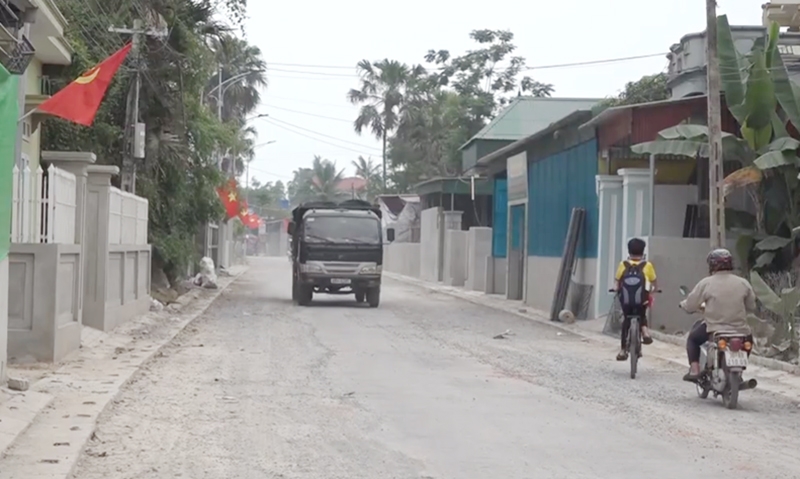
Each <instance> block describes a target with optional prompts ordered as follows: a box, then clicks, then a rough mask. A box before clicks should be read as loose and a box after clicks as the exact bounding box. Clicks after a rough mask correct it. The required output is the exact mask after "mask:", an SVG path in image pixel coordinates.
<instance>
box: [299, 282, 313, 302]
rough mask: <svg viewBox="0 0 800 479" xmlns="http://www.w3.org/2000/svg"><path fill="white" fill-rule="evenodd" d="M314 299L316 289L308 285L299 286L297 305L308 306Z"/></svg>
mask: <svg viewBox="0 0 800 479" xmlns="http://www.w3.org/2000/svg"><path fill="white" fill-rule="evenodd" d="M313 298H314V287H313V286H306V285H303V284H301V285H298V286H297V304H299V305H300V306H308V305H309V304H311V300H312V299H313Z"/></svg>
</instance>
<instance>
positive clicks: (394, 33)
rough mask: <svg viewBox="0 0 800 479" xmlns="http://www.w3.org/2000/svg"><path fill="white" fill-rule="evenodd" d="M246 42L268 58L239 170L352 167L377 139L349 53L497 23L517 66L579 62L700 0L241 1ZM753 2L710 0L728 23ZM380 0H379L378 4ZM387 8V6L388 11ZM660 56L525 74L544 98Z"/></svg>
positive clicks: (396, 48) (405, 48) (640, 36)
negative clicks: (521, 61)
mask: <svg viewBox="0 0 800 479" xmlns="http://www.w3.org/2000/svg"><path fill="white" fill-rule="evenodd" d="M248 3H249V16H250V19H249V21H248V24H247V38H248V40H249V41H250V42H251V43H253V44H255V45H258V47H260V48H261V51H262V52H263V55H264V59H265V60H266V61H267V63H268V65H269V73H268V77H269V87H268V88H267V89H266V90H265V91H263V92H262V106H261V107H260V109H259V113H266V114H269V115H270V118H269V119H266V120H255V125H256V126H257V128H258V133H259V138H258V143H259V144H263V143H266V142H268V141H271V140H275V143H273V144H270V145H264V146H261V147H259V148H258V149H257V151H256V159H255V161H254V162H253V163H252V164H251V169H250V176H251V178H253V177H254V178H258V180H259V181H262V182H263V181H276V180H283V181H284V182H286V181H288V180H290V179H291V177H292V171H294V170H295V169H296V168H299V167H305V166H309V165H310V164H311V161H312V159H313V156H314V155H321V156H323V157H324V158H328V159H330V160H335V161H336V163H337V165H338V166H339V167H340V168H346V169H347V173H348V174H349V173H352V167H351V165H350V163H351V161H352V160H355V159H356V158H357V157H358V156H359V155H362V156H365V157H370V156H371V157H372V158H373V159H375V160H376V161H380V157H381V150H380V143H379V142H378V141H377V140H375V139H373V138H371V137H370V136H368V135H365V136H359V135H357V134H356V133H355V132H354V131H353V120H354V119H355V117H356V115H357V107H355V106H351V105H350V104H349V103H348V102H347V99H346V94H347V91H348V90H349V89H350V88H352V87H356V86H358V83H357V80H358V78H357V76H356V74H355V65H356V63H357V62H358V61H359V60H361V59H368V60H380V59H383V58H390V59H396V60H399V61H402V62H406V63H409V64H413V63H422V62H423V61H424V58H423V56H424V55H425V53H426V52H427V51H428V50H429V49H448V50H450V52H451V53H452V54H454V55H455V54H461V53H463V52H464V51H466V50H468V49H471V48H474V44H473V43H472V42H471V41H470V39H469V36H468V35H469V32H470V31H471V30H475V29H484V28H490V29H508V30H511V31H512V32H514V34H515V44H516V45H517V51H516V54H518V55H520V56H523V57H525V58H526V59H527V62H528V66H529V67H536V66H551V65H559V64H564V63H576V62H591V61H597V60H606V59H613V58H621V57H631V56H638V55H649V54H657V53H664V54H666V52H667V51H668V49H669V46H670V45H672V44H674V43H677V42H678V41H679V40H680V38H681V37H682V36H683V35H685V34H687V33H692V32H699V31H702V30H704V29H705V2H703V1H702V0H671V2H655V3H653V4H652V5H653V6H647V4H650V2H647V1H642V0H605V1H600V2H598V1H597V0H571V1H568V2H563V3H560V2H546V1H544V0H539V1H536V0H534V1H531V2H519V1H511V0H494V1H492V2H488V3H478V2H476V3H474V4H472V3H470V4H465V3H463V2H456V1H447V2H445V1H441V0H439V1H437V0H427V1H421V0H406V1H404V2H399V3H397V2H394V3H391V4H385V5H387V6H386V7H381V8H378V6H379V5H380V4H375V3H371V2H365V1H361V2H358V1H353V0H339V1H335V2H331V1H329V0H305V1H301V2H296V3H292V2H285V3H284V2H267V1H264V0H249V2H248ZM762 3H763V2H762V0H758V1H753V0H718V6H719V10H718V12H719V13H720V14H723V13H724V14H727V15H728V17H729V20H730V23H731V24H733V25H737V24H738V25H759V24H760V23H761V4H762ZM389 5H391V7H389ZM390 10H391V11H390ZM666 65H667V60H666V57H665V56H657V57H653V58H647V59H639V60H630V61H620V62H613V63H607V64H602V65H584V66H574V67H561V68H542V69H534V70H532V71H530V72H527V73H526V74H528V75H530V76H532V77H533V78H534V79H536V80H539V81H542V82H547V83H552V84H553V85H554V86H555V93H554V95H553V96H554V97H589V98H594V97H598V98H602V97H605V96H609V95H613V94H615V93H617V92H618V91H619V90H621V89H622V87H623V86H624V85H625V83H626V82H628V81H631V80H636V79H639V78H640V77H642V76H643V75H648V74H652V73H657V72H660V71H664V70H665V69H666Z"/></svg>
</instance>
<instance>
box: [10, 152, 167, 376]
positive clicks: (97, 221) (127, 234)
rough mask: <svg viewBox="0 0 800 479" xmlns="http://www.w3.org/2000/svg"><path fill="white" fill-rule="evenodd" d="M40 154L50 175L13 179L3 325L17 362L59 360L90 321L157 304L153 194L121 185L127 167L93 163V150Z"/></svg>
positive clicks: (22, 174) (107, 322)
mask: <svg viewBox="0 0 800 479" xmlns="http://www.w3.org/2000/svg"><path fill="white" fill-rule="evenodd" d="M42 161H43V162H46V163H48V164H49V167H48V168H47V170H46V171H47V174H46V175H44V174H42V172H41V171H37V172H36V174H34V175H29V174H28V172H26V171H25V170H22V171H17V172H15V177H14V181H15V183H14V185H15V189H14V192H13V193H14V204H13V207H14V211H13V215H12V216H13V219H14V223H13V224H12V231H13V232H14V233H15V234H16V235H17V236H15V237H14V236H12V238H13V239H16V240H17V241H13V242H12V244H11V248H10V252H9V260H8V264H9V267H8V268H9V283H8V305H7V307H8V318H9V319H8V325H7V326H6V325H5V324H3V325H0V341H2V342H4V343H6V344H7V345H8V358H9V359H10V360H12V361H14V360H16V361H28V360H36V361H48V362H49V361H59V360H61V359H62V358H64V357H65V356H66V355H67V354H69V353H71V352H73V351H75V350H77V349H78V348H79V347H80V344H81V327H82V326H84V325H85V326H91V327H93V328H96V329H100V330H104V331H108V330H110V329H112V328H113V327H115V326H116V325H118V324H120V323H122V322H123V321H126V320H128V319H130V318H132V317H134V316H136V315H138V314H142V313H145V312H147V311H148V309H149V305H150V296H149V295H150V256H151V251H150V245H148V244H147V220H148V218H147V215H148V204H147V200H145V199H144V198H140V197H137V196H135V195H132V194H129V193H125V192H122V191H120V190H118V189H116V188H113V187H112V186H111V176H113V175H116V174H118V173H119V169H118V168H117V167H113V166H96V165H93V163H94V162H95V161H96V157H95V155H94V154H92V153H84V152H52V151H45V152H42ZM39 192H41V194H40V193H39ZM14 228H16V229H14ZM6 332H7V337H6V336H5V334H3V333H6ZM2 359H3V358H0V361H2Z"/></svg>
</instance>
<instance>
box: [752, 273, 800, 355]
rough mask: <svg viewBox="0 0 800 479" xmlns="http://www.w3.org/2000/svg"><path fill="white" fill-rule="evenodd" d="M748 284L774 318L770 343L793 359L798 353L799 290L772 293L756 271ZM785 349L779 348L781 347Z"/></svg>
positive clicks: (796, 288)
mask: <svg viewBox="0 0 800 479" xmlns="http://www.w3.org/2000/svg"><path fill="white" fill-rule="evenodd" d="M750 284H751V285H752V287H753V292H755V294H756V297H757V298H758V300H759V301H760V302H761V304H762V305H763V306H764V308H766V309H767V310H768V311H769V312H771V313H772V315H773V316H774V319H775V322H776V323H777V324H776V327H775V332H774V333H773V337H772V338H771V339H770V343H771V344H773V345H776V346H778V347H779V348H780V349H781V350H783V351H782V352H786V350H788V353H789V355H790V356H792V357H795V356H796V355H797V353H798V351H800V345H798V334H797V328H796V322H797V321H796V320H797V309H798V307H800V288H798V287H797V286H794V287H791V288H784V289H781V291H780V292H776V291H773V289H772V288H770V287H769V285H768V284H767V283H766V281H764V279H763V278H762V277H761V275H760V274H758V273H757V272H756V271H752V272H751V273H750ZM784 344H785V345H786V346H787V347H781V345H784Z"/></svg>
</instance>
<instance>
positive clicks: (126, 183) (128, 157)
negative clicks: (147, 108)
mask: <svg viewBox="0 0 800 479" xmlns="http://www.w3.org/2000/svg"><path fill="white" fill-rule="evenodd" d="M108 31H109V32H113V33H121V34H124V35H130V36H131V43H132V48H131V52H132V53H133V59H134V68H135V69H136V76H135V77H134V81H133V85H131V89H130V91H129V92H128V103H127V106H126V108H125V118H126V121H125V151H124V152H123V157H122V182H121V183H122V189H123V190H125V191H127V192H129V193H136V162H137V160H141V159H144V146H145V125H144V123H140V122H139V92H140V90H141V87H142V79H141V77H142V69H143V67H144V63H143V62H142V61H141V47H142V40H143V38H144V37H147V36H152V37H164V36H166V32H164V31H155V30H147V29H145V28H143V22H142V21H141V20H134V21H133V28H116V27H114V26H111V27H109V28H108Z"/></svg>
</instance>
